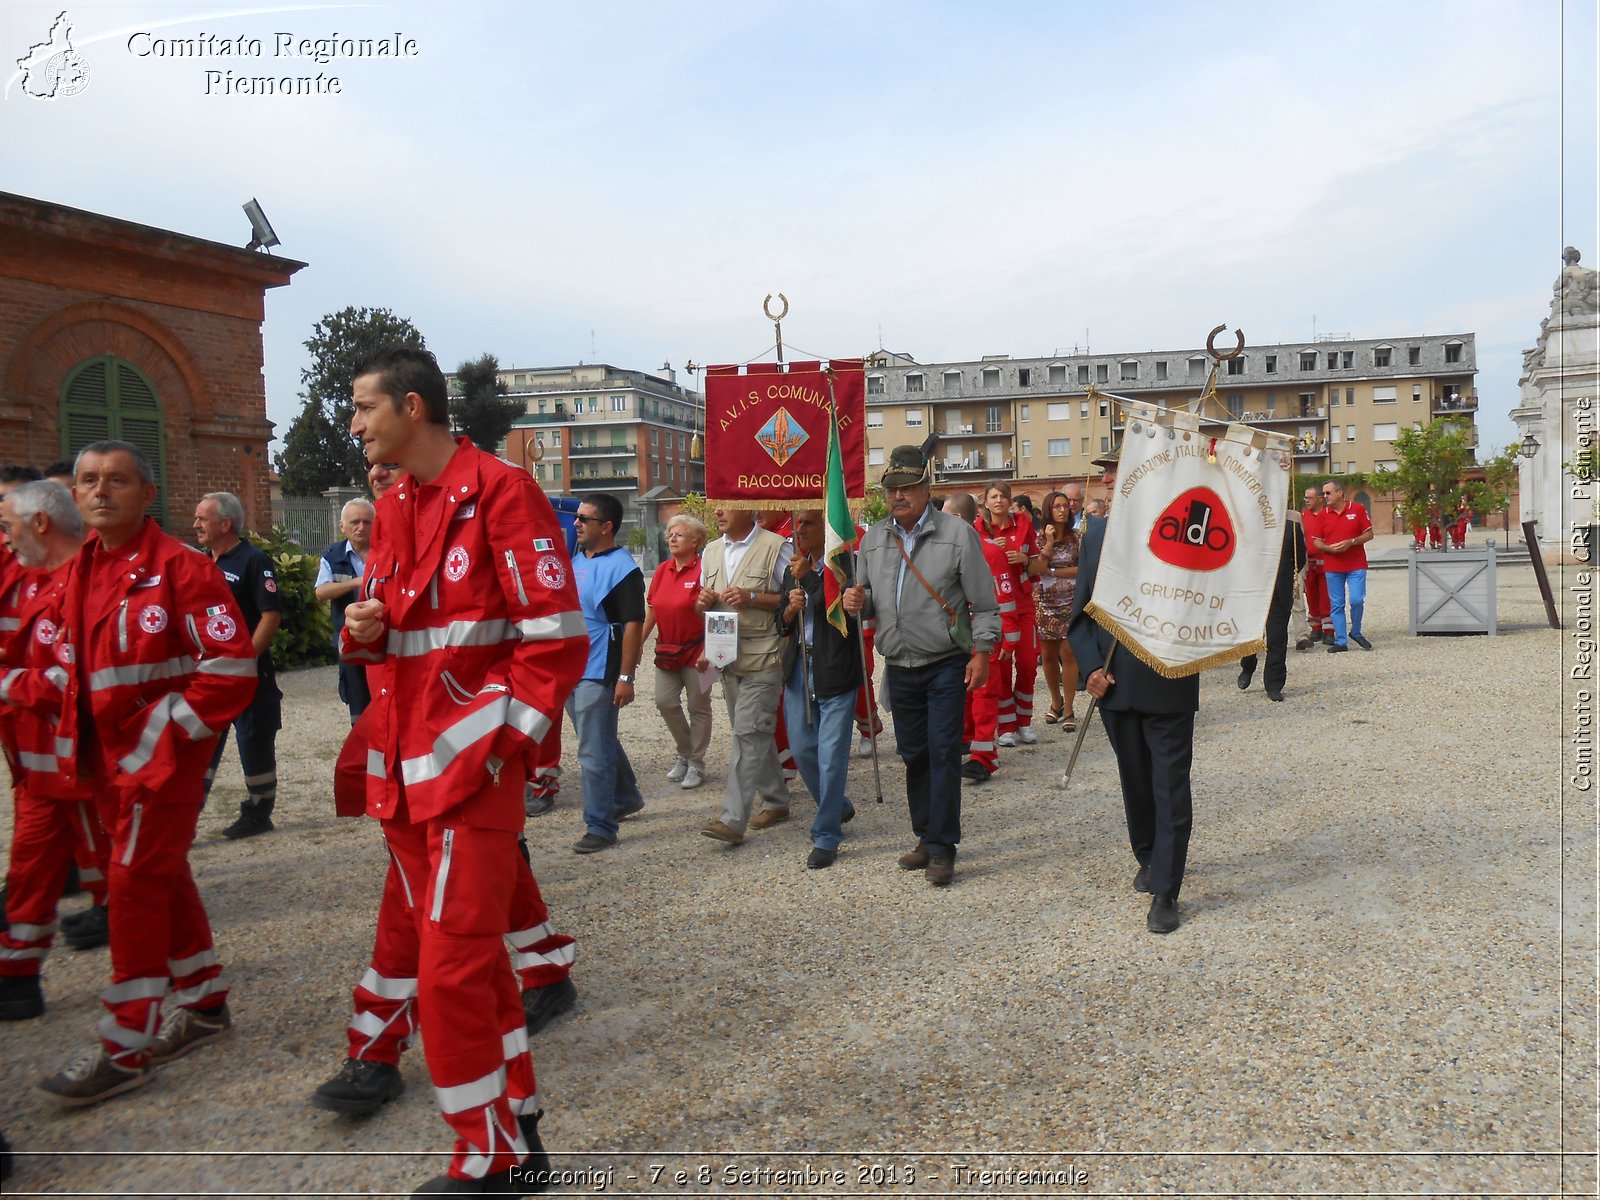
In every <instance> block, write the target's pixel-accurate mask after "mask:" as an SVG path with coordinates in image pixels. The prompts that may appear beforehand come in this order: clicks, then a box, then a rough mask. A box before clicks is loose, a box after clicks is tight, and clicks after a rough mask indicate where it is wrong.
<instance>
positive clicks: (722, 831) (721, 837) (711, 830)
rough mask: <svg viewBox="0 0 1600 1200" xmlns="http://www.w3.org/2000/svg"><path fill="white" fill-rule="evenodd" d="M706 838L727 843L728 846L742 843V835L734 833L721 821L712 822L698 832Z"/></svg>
mask: <svg viewBox="0 0 1600 1200" xmlns="http://www.w3.org/2000/svg"><path fill="white" fill-rule="evenodd" d="M700 832H701V833H703V834H705V835H706V836H707V837H708V838H715V839H716V840H717V841H719V842H727V843H728V845H730V846H737V845H739V843H741V842H742V841H744V834H742V833H736V832H734V831H733V830H732V829H729V828H728V827H727V826H726V825H724V824H723V823H722V822H721V821H713V822H711V824H709V825H707V826H706V827H705V828H704V829H702V830H701V831H700Z"/></svg>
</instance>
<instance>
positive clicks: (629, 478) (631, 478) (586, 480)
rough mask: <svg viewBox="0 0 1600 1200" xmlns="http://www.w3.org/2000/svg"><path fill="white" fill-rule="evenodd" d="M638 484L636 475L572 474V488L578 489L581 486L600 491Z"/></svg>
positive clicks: (581, 487)
mask: <svg viewBox="0 0 1600 1200" xmlns="http://www.w3.org/2000/svg"><path fill="white" fill-rule="evenodd" d="M638 486H639V477H638V476H637V475H574V476H573V477H572V490H573V491H580V490H581V489H583V488H590V489H595V488H598V489H600V490H602V491H605V490H609V489H611V488H636V487H638Z"/></svg>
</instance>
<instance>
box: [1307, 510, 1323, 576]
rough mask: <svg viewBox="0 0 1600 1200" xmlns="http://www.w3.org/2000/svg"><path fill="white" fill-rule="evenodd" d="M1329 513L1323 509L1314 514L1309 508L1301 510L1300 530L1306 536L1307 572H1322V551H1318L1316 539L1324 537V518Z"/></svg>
mask: <svg viewBox="0 0 1600 1200" xmlns="http://www.w3.org/2000/svg"><path fill="white" fill-rule="evenodd" d="M1325 512H1327V510H1326V509H1322V510H1320V511H1318V512H1312V511H1311V510H1310V509H1309V508H1302V509H1301V510H1300V529H1301V530H1302V532H1304V533H1305V535H1306V570H1307V571H1320V570H1322V551H1321V550H1318V549H1317V541H1316V539H1317V538H1319V537H1321V536H1322V517H1323V513H1325Z"/></svg>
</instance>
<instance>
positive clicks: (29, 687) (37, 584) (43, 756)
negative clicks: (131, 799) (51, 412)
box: [0, 479, 107, 1021]
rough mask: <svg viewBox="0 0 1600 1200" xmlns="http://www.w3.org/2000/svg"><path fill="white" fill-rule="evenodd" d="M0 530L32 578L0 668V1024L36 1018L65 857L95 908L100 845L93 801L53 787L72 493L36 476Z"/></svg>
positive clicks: (100, 895) (12, 495) (99, 900)
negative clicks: (0, 762) (4, 745)
mask: <svg viewBox="0 0 1600 1200" xmlns="http://www.w3.org/2000/svg"><path fill="white" fill-rule="evenodd" d="M0 527H3V528H4V530H5V535H6V540H7V541H8V542H10V544H11V547H12V549H13V550H14V551H15V552H16V556H17V560H18V561H19V562H20V563H21V564H22V565H23V566H24V567H26V568H27V569H28V570H29V571H30V572H31V573H34V574H35V575H36V578H33V579H29V580H27V581H26V582H25V583H22V584H19V585H18V587H19V588H20V589H21V590H22V592H23V595H24V599H23V602H22V605H21V608H20V610H19V618H18V619H19V627H18V631H17V633H16V635H15V637H14V638H12V640H11V641H10V643H9V646H10V649H9V651H8V652H7V653H6V654H5V656H4V660H3V661H4V669H3V670H0V709H4V710H6V713H7V716H8V717H9V720H8V725H9V729H10V734H11V739H10V740H11V743H12V744H13V748H14V751H15V753H14V756H13V761H12V784H13V793H14V796H15V804H16V808H15V811H16V823H15V830H14V832H15V837H14V839H13V841H12V844H11V860H10V869H9V871H8V872H7V881H8V885H7V893H6V914H5V922H6V923H5V925H4V926H3V927H0V1021H23V1020H28V1019H29V1018H31V1017H37V1016H39V1015H41V1014H42V1013H43V1012H44V993H43V991H42V990H41V989H40V987H39V968H40V966H41V965H42V964H43V962H44V957H45V955H46V954H47V953H49V950H50V943H51V941H52V940H53V938H54V934H55V931H56V898H57V897H58V896H59V895H60V894H61V881H62V880H63V879H65V878H66V876H67V870H68V867H69V865H70V863H71V862H72V860H73V858H74V857H77V858H79V859H82V860H85V861H87V862H88V863H90V864H91V867H90V868H89V869H85V870H83V872H82V873H83V876H84V878H85V882H86V883H87V885H88V887H89V889H90V891H91V892H92V893H94V896H95V904H96V905H97V906H103V904H104V901H105V867H106V850H107V842H106V837H105V832H104V830H102V829H101V828H100V819H99V817H97V816H96V815H95V811H94V797H93V796H92V795H91V794H89V793H88V792H87V791H86V790H84V789H83V788H81V787H79V788H66V787H63V786H62V785H61V784H60V782H59V776H60V767H61V762H60V759H59V757H58V751H59V747H58V746H57V744H56V725H57V723H58V722H59V720H60V716H61V697H62V694H63V692H64V691H65V689H66V683H67V669H66V667H64V666H62V665H61V664H60V663H59V662H57V660H56V646H55V635H56V630H57V627H58V625H59V622H60V607H61V597H62V595H63V593H64V592H65V591H66V584H67V574H68V567H70V565H71V564H72V561H73V559H74V558H75V557H76V555H77V553H78V550H79V547H80V546H81V545H82V543H83V517H82V516H81V515H80V514H79V512H78V509H77V506H76V505H75V504H74V503H73V500H72V493H71V492H70V491H68V490H67V489H66V488H64V487H62V486H61V485H60V484H58V483H53V482H51V481H50V480H48V479H45V480H39V481H37V482H34V483H24V484H21V485H19V486H17V487H14V488H12V489H10V490H9V491H8V492H7V493H6V496H5V499H4V500H0ZM104 913H105V910H104V908H103V907H100V914H101V916H102V918H103V917H104ZM100 944H103V942H102V943H100Z"/></svg>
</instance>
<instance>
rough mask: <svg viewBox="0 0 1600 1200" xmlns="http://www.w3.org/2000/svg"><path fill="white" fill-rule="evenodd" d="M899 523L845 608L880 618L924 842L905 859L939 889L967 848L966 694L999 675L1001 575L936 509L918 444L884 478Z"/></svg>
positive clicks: (896, 457) (882, 530)
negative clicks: (997, 584)
mask: <svg viewBox="0 0 1600 1200" xmlns="http://www.w3.org/2000/svg"><path fill="white" fill-rule="evenodd" d="M883 488H884V491H885V492H886V493H887V494H888V498H889V517H888V519H887V520H883V521H879V522H878V523H877V524H875V525H873V526H872V527H871V528H870V529H868V530H867V532H866V534H865V535H864V536H863V537H862V539H861V552H860V560H859V567H858V576H857V577H858V578H859V579H860V580H861V581H862V582H861V583H860V584H859V585H858V586H856V587H853V588H851V589H849V590H848V591H847V592H845V594H844V608H845V611H846V612H848V613H852V614H857V615H859V614H862V613H865V614H866V615H867V616H869V617H870V616H876V617H877V622H878V635H877V648H878V653H879V654H881V655H883V657H884V660H885V662H886V663H887V667H886V669H885V672H884V681H885V683H886V685H887V686H888V689H889V703H890V707H891V708H892V709H893V711H894V733H895V742H896V744H897V746H898V748H899V752H900V758H901V760H902V761H903V762H904V763H905V764H906V802H907V805H908V806H909V808H910V810H911V829H912V832H914V833H915V834H916V835H917V844H916V847H915V848H914V849H912V850H910V851H909V852H907V853H905V854H902V855H901V856H900V866H901V867H902V868H904V869H905V870H907V871H915V870H918V869H924V868H925V869H926V872H927V878H928V881H929V882H930V883H932V884H933V885H934V886H935V887H943V886H945V885H946V884H948V883H949V882H950V881H951V880H952V879H953V878H954V877H955V859H956V844H957V843H958V842H960V841H961V721H962V715H963V712H964V710H965V707H966V693H967V692H969V691H977V690H978V689H979V688H981V687H982V686H983V685H984V683H985V682H986V681H987V680H988V678H989V655H990V653H991V652H992V651H993V650H994V648H995V645H996V643H998V642H999V640H1000V608H999V605H998V604H997V603H996V602H995V596H994V577H993V575H991V574H990V572H989V567H988V565H987V564H986V563H985V562H984V561H983V549H982V547H980V546H979V544H978V532H977V530H975V529H974V528H973V527H972V526H971V525H968V524H967V523H966V522H965V521H962V520H960V519H959V518H957V517H955V516H953V515H951V514H949V513H944V512H940V511H938V510H937V509H935V508H934V507H933V505H932V504H931V503H930V502H929V497H930V493H931V491H932V472H931V471H930V469H929V465H928V459H927V455H926V454H924V453H923V451H922V450H920V449H919V448H917V447H916V446H896V447H895V448H894V452H893V453H892V454H890V456H889V467H888V469H887V470H886V471H885V472H884V473H883Z"/></svg>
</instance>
